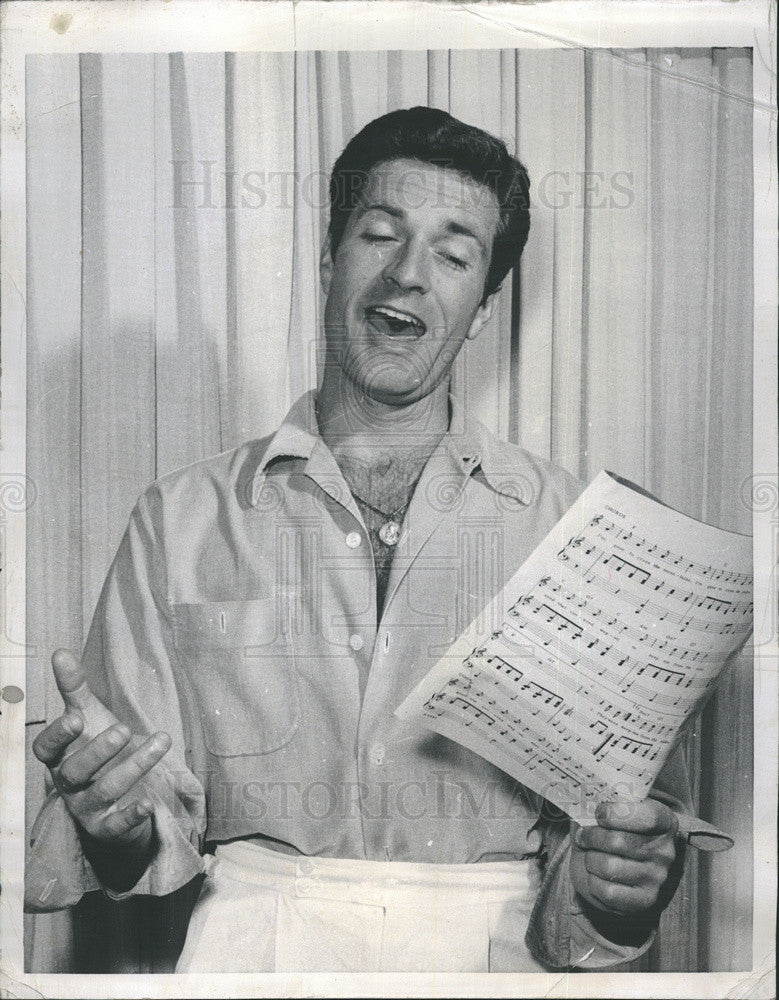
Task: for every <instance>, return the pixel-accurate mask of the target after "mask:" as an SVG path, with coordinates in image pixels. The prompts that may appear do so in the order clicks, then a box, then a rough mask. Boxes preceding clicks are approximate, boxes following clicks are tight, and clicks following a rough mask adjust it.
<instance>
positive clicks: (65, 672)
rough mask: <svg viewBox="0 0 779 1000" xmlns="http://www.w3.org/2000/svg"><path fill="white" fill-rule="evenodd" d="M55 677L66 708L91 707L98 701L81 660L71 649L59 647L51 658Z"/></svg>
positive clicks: (82, 708) (85, 708)
mask: <svg viewBox="0 0 779 1000" xmlns="http://www.w3.org/2000/svg"><path fill="white" fill-rule="evenodd" d="M51 665H52V667H53V668H54V679H55V680H56V682H57V687H58V689H59V693H60V694H61V695H62V699H63V701H64V702H65V707H66V708H77V709H80V710H81V711H84V710H87V709H89V708H90V707H91V706H92V704H93V703H94V702H95V701H97V699H96V698H95V696H94V695H93V694H92V692H91V690H90V688H89V685H88V684H87V675H86V672H85V671H84V668H83V666H82V665H81V661H80V660H79V659H78V657H77V656H75V655H74V654H73V653H71V652H70V650H69V649H58V650H56V652H55V653H54V655H53V656H52V658H51Z"/></svg>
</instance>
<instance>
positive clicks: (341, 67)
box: [26, 48, 753, 971]
mask: <svg viewBox="0 0 779 1000" xmlns="http://www.w3.org/2000/svg"><path fill="white" fill-rule="evenodd" d="M751 79H752V67H751V51H750V50H743V49H713V50H712V49H696V50H681V49H673V50H670V49H669V50H645V49H631V50H624V51H616V50H589V51H585V50H582V49H574V48H570V49H548V50H520V51H515V50H509V49H503V50H499V49H495V50H484V51H447V50H440V51H403V52H295V53H293V52H287V53H275V52H264V53H240V54H234V53H228V54H211V53H209V54H195V53H186V54H182V53H172V54H162V55H152V54H149V55H144V54H139V55H114V54H111V55H100V54H84V55H81V56H29V57H28V61H27V73H26V108H27V141H28V170H27V202H28V231H27V242H28V269H27V282H28V285H27V363H28V386H29V389H28V409H27V419H28V458H27V461H28V469H27V471H28V475H30V476H31V477H32V478H33V479H34V481H35V484H36V486H37V500H36V503H35V505H34V506H33V507H32V508H31V509H30V511H29V512H28V516H27V524H28V566H27V586H28V595H27V643H28V654H29V656H28V681H27V683H28V696H27V705H28V713H29V714H28V733H29V737H30V741H31V740H32V739H33V738H34V737H35V735H36V734H37V732H39V731H40V729H41V728H42V726H43V725H44V724H45V722H46V720H47V719H51V718H53V717H54V716H55V715H56V714H58V713H59V710H60V704H59V701H58V696H57V694H56V690H55V689H54V687H53V683H52V681H51V675H50V668H49V657H50V655H51V652H52V650H53V649H54V648H56V647H57V646H62V645H65V646H70V647H72V648H76V649H78V648H80V647H81V645H82V644H83V641H84V638H85V635H86V630H87V628H88V626H89V621H90V618H91V615H92V612H93V610H94V607H95V603H96V600H97V596H98V593H99V590H100V587H101V584H102V581H103V578H104V576H105V573H106V571H107V568H108V566H109V564H110V561H111V559H112V557H113V554H114V551H115V549H116V546H117V544H118V542H119V539H120V537H121V534H122V532H123V530H124V527H125V524H126V519H127V516H128V514H129V511H130V509H131V507H132V505H133V503H134V501H135V499H136V498H137V496H138V495H139V494H140V493H141V492H142V490H143V489H144V488H145V486H146V485H148V483H150V482H151V481H152V480H153V479H155V478H157V477H159V476H161V475H164V474H165V473H167V472H169V471H170V470H172V469H175V468H177V467H180V466H182V465H185V464H187V463H189V462H193V461H196V460H198V459H200V458H203V457H205V456H207V455H210V454H214V453H216V452H219V451H221V450H224V449H227V448H230V447H232V446H234V445H236V444H238V443H239V442H240V441H243V440H246V439H248V438H251V437H256V436H260V435H263V434H266V433H268V432H270V431H272V430H273V429H274V428H275V427H276V425H277V424H278V423H279V421H280V420H281V419H282V418H283V416H284V414H285V412H286V410H287V408H288V406H289V405H290V403H291V402H292V401H293V400H294V399H295V398H296V397H297V396H299V395H300V394H301V393H302V392H304V391H305V390H307V389H308V388H310V387H312V386H314V385H315V384H316V381H317V370H318V365H319V363H320V360H321V358H320V340H319V336H320V335H319V328H320V321H321V315H322V305H323V303H322V293H321V290H320V287H319V277H318V260H319V254H320V249H321V244H322V239H323V236H324V233H325V229H326V225H327V215H328V213H327V175H328V172H329V170H330V168H331V166H332V164H333V161H334V160H335V158H336V156H337V155H338V153H339V152H340V150H341V149H342V148H343V145H344V144H345V142H346V141H348V139H349V138H350V137H351V136H352V135H353V134H354V133H355V132H356V131H357V130H358V129H360V128H361V127H362V126H363V125H364V124H365V123H367V122H368V121H369V120H371V119H372V118H374V117H376V116H378V115H380V114H383V113H384V112H386V111H388V110H391V109H393V108H398V107H409V106H412V105H416V104H428V105H432V106H435V107H440V108H443V109H445V110H447V111H450V112H451V113H452V114H454V115H455V116H457V117H459V118H462V119H463V120H465V121H467V122H471V123H473V124H476V125H479V126H481V127H483V128H485V129H487V130H488V131H490V132H493V133H494V134H496V135H499V136H500V137H502V138H503V139H504V140H505V141H506V142H507V144H508V146H509V148H510V149H511V150H512V151H514V152H515V153H516V154H517V155H518V156H519V157H520V158H521V159H522V161H523V162H524V163H525V165H526V166H527V168H528V170H529V173H530V177H531V181H532V185H533V186H532V195H531V199H532V200H531V212H532V225H531V235H530V241H529V243H528V246H527V249H526V251H525V254H524V256H523V259H522V263H521V267H519V268H517V269H515V271H514V273H513V274H512V275H511V276H510V277H509V278H507V280H506V282H505V285H504V290H503V293H502V298H501V302H500V306H499V308H498V310H497V313H496V317H495V318H494V319H493V321H492V323H491V325H490V327H489V328H488V329H487V330H486V331H485V332H484V333H483V334H482V335H481V337H480V338H479V339H478V340H477V341H475V342H474V343H473V344H469V345H468V346H466V348H465V350H464V352H463V354H462V356H461V358H460V360H459V361H458V363H457V367H456V372H455V390H456V392H457V393H458V394H459V395H460V396H461V397H462V398H463V399H464V400H465V402H466V405H467V406H468V407H469V409H470V410H471V412H473V413H474V414H475V415H476V416H477V417H478V418H479V419H480V420H482V421H483V422H484V423H486V424H487V425H488V426H489V427H490V428H491V429H492V430H494V431H495V432H497V433H498V434H499V435H500V436H502V437H504V438H507V439H510V440H513V441H518V442H519V443H521V444H522V445H523V446H524V447H526V448H527V449H529V450H531V451H533V452H536V453H538V454H540V455H543V456H546V457H551V458H552V459H554V460H555V461H557V462H559V463H560V464H562V465H564V466H565V467H566V468H568V469H570V470H571V471H572V472H573V473H575V474H577V475H580V476H582V477H584V478H586V479H589V478H591V477H592V476H593V475H594V474H595V473H596V472H597V471H598V470H600V469H601V468H607V469H610V470H612V471H614V472H618V473H619V474H621V475H623V476H626V477H628V478H630V479H632V480H634V481H637V482H639V483H641V484H642V485H643V486H645V487H646V488H647V489H649V490H650V491H652V492H653V493H655V494H656V495H658V496H659V497H660V498H662V499H663V500H664V501H665V502H666V503H668V504H670V505H671V506H674V507H677V508H679V509H681V510H683V511H685V512H686V513H689V514H691V515H693V516H695V517H699V518H702V519H704V520H707V521H709V522H710V523H712V524H715V525H718V526H720V527H723V528H728V529H732V530H736V531H742V532H745V533H748V532H750V530H751V512H750V510H749V507H748V505H747V504H745V502H744V499H743V492H744V491H743V489H742V486H743V484H744V483H745V482H747V481H748V477H749V476H750V474H751V426H752V424H751V415H752V399H751V371H752V294H753V293H752V154H751V150H752V139H751V136H752V110H751V93H752V91H751ZM751 706H752V686H751V663H750V661H749V659H748V658H747V657H742V658H741V659H740V660H739V661H738V662H737V663H736V664H735V665H734V667H733V668H732V670H731V672H730V674H729V676H728V678H727V679H726V681H725V683H724V685H723V687H722V689H721V691H720V693H719V694H718V695H717V697H716V699H715V701H714V702H713V703H712V704H711V705H710V706H709V708H708V709H707V710H706V713H705V715H704V717H703V719H702V720H700V721H699V723H698V724H697V726H696V728H695V731H694V732H693V734H692V735H691V737H690V738H689V739H688V741H687V747H686V749H687V754H688V759H689V763H690V769H691V774H692V777H693V783H694V791H695V794H696V796H697V797H698V799H699V802H700V813H701V815H703V816H704V817H705V818H708V819H710V820H712V821H713V822H715V823H718V824H719V825H721V826H723V827H724V828H725V829H727V830H728V831H729V832H731V833H732V834H733V835H734V836H735V837H736V840H737V846H736V848H735V849H734V850H733V851H732V852H730V853H729V854H727V855H721V856H716V857H713V858H706V859H703V860H699V859H697V858H695V857H693V858H691V859H690V864H689V874H688V876H687V877H686V878H685V880H684V882H683V884H682V888H681V889H680V892H679V893H678V894H677V900H676V901H675V902H674V904H673V907H672V908H671V909H670V910H669V911H668V913H667V914H666V915H665V917H664V920H663V924H662V926H661V931H660V934H659V937H658V941H657V943H656V944H655V945H654V946H653V949H652V951H651V953H650V954H649V956H648V957H646V958H645V959H643V960H642V963H641V966H639V967H641V968H644V969H652V970H678V971H682V970H691V971H694V970H696V969H698V968H702V969H703V968H705V969H716V970H720V969H721V970H725V969H741V968H748V967H749V966H750V964H751V892H752V881H751V880H752V875H751V872H752V858H751V785H752V723H751V719H752V708H751ZM42 796H43V773H42V768H41V767H40V765H38V764H37V762H35V761H34V758H32V757H31V758H30V765H29V767H28V780H27V798H28V802H27V812H28V816H29V817H31V816H33V815H34V813H35V811H36V810H37V808H38V806H39V804H40V802H41V800H42ZM185 911H186V903H185V902H181V901H176V900H173V901H171V900H167V901H163V902H162V903H156V902H154V901H149V900H141V901H134V902H131V903H128V904H122V905H121V906H114V907H110V906H108V904H107V903H106V902H104V901H102V900H101V899H100V897H90V898H89V899H87V900H86V901H85V902H84V903H83V904H82V905H81V907H80V908H78V909H77V911H76V912H75V914H70V913H66V914H56V915H53V916H44V917H35V918H30V919H29V920H28V923H27V933H26V941H27V963H28V967H29V968H30V969H32V970H35V971H69V970H71V969H74V968H76V967H78V968H80V969H90V968H91V969H94V970H95V971H97V970H100V969H103V968H110V969H112V970H114V971H118V970H119V969H127V970H134V969H147V970H154V969H164V968H165V967H166V962H169V961H170V952H171V951H172V950H174V949H175V942H176V940H177V935H180V933H181V927H180V925H181V924H182V922H183V924H184V925H185V923H186V920H185V917H182V914H185Z"/></svg>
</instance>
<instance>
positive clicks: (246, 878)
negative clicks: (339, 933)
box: [209, 840, 541, 905]
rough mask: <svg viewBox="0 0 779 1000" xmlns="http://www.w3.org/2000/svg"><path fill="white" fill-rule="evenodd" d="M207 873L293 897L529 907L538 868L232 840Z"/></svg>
mask: <svg viewBox="0 0 779 1000" xmlns="http://www.w3.org/2000/svg"><path fill="white" fill-rule="evenodd" d="M209 875H211V876H212V877H213V878H215V879H217V880H219V879H220V878H222V877H227V878H231V879H233V880H235V881H238V882H243V883H245V884H253V885H257V886H261V887H262V888H265V889H271V890H274V891H276V892H284V893H289V894H292V895H295V896H309V897H322V898H327V899H344V900H347V899H348V900H350V901H352V902H366V903H374V904H378V905H390V904H393V903H394V904H396V905H403V903H404V901H408V903H409V905H410V904H411V898H412V897H414V900H415V901H418V898H419V894H420V893H425V892H432V893H435V895H436V896H437V897H438V899H439V903H440V897H441V894H445V895H449V894H450V893H451V894H452V897H453V899H456V900H457V902H458V904H460V905H468V900H469V899H470V900H473V901H474V902H477V901H478V902H480V903H483V902H484V901H486V900H489V901H490V902H499V901H502V900H506V899H512V900H515V901H516V902H522V901H525V902H526V903H528V904H530V905H532V902H533V901H534V900H535V898H536V895H537V893H538V887H539V884H540V879H541V876H540V870H539V867H538V862H537V860H536V859H532V858H531V859H529V860H525V861H487V862H478V863H475V864H449V865H438V864H426V863H415V862H408V861H366V860H361V859H360V860H353V859H351V858H318V857H306V856H301V855H291V854H282V853H280V852H278V851H272V850H270V849H268V848H266V847H262V846H261V845H259V844H255V843H249V842H247V841H242V840H236V841H232V842H230V843H228V844H220V845H219V846H218V847H217V849H216V855H215V860H214V862H212V863H211V866H210V871H209Z"/></svg>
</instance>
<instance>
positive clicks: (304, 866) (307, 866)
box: [298, 858, 314, 875]
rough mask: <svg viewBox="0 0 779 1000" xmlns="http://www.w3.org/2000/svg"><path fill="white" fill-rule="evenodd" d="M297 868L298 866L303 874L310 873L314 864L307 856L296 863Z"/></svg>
mask: <svg viewBox="0 0 779 1000" xmlns="http://www.w3.org/2000/svg"><path fill="white" fill-rule="evenodd" d="M298 868H300V870H301V872H302V873H303V874H304V875H310V874H311V872H312V871H313V870H314V865H313V864H312V862H310V861H309V860H308V858H304V859H303V860H302V861H301V862H300V864H299V865H298Z"/></svg>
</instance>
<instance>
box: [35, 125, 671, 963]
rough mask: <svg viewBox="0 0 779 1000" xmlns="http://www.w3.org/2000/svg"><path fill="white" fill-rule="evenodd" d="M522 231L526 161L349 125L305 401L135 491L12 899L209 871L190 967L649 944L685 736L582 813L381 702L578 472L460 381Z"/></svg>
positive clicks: (139, 886)
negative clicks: (316, 360)
mask: <svg viewBox="0 0 779 1000" xmlns="http://www.w3.org/2000/svg"><path fill="white" fill-rule="evenodd" d="M528 227H529V214H528V178H527V175H526V172H525V170H524V168H523V167H522V166H521V164H520V163H519V162H518V161H516V160H515V159H513V158H512V157H511V156H509V154H508V152H507V151H506V148H505V146H504V145H503V143H501V142H500V141H499V140H497V139H495V138H494V137H492V136H489V135H487V134H486V133H484V132H482V131H480V130H478V129H475V128H472V127H470V126H467V125H464V124H463V123H461V122H458V121H457V120H456V119H454V118H452V117H451V116H449V115H447V114H445V113H444V112H442V111H437V110H433V109H430V108H414V109H411V110H406V111H396V112H392V113H391V114H388V115H385V116H384V117H382V118H380V119H378V120H376V121H374V122H372V123H370V124H369V125H368V126H366V128H365V129H363V131H362V132H360V133H359V135H357V136H356V137H355V138H354V139H352V141H351V142H350V143H349V144H348V145H347V147H346V149H345V150H344V152H343V153H342V155H341V156H340V157H339V159H338V161H337V162H336V164H335V167H334V170H333V176H332V180H331V219H330V226H329V231H328V238H327V242H326V245H325V248H324V250H323V253H322V260H321V277H322V283H323V287H324V290H325V293H326V295H327V303H326V309H325V322H324V326H325V347H326V352H325V364H324V374H323V379H322V384H321V387H320V389H319V392H318V393H317V394H316V395H314V394H309V395H308V396H306V397H304V398H303V399H302V400H299V401H298V403H297V404H296V405H295V406H294V407H293V409H292V410H291V412H290V414H289V415H288V416H287V418H286V420H285V421H284V423H283V424H282V425H281V427H280V428H279V430H278V431H277V433H276V434H274V435H272V436H270V437H269V438H265V439H263V440H260V441H252V442H249V443H248V444H246V445H243V446H242V447H240V448H238V449H236V450H234V451H232V452H229V453H227V454H224V455H220V456H217V457H216V458H214V459H210V460H207V461H205V462H201V463H199V464H197V465H195V466H192V467H190V468H188V469H185V470H183V471H180V472H177V473H174V474H172V475H170V476H168V477H166V478H165V479H163V480H161V481H159V482H158V483H156V484H154V485H153V486H152V487H150V488H149V490H147V491H146V493H145V494H144V495H143V496H142V497H141V499H140V500H139V502H138V504H137V506H136V508H135V510H134V511H133V513H132V516H131V519H130V525H129V527H128V529H127V532H126V534H125V536H124V539H123V540H122V543H121V545H120V548H119V551H118V553H117V556H116V559H115V560H114V563H113V565H112V567H111V570H110V572H109V574H108V577H107V580H106V583H105V586H104V588H103V592H102V594H101V597H100V601H99V604H98V608H97V610H96V613H95V618H94V622H93V625H92V629H91V631H90V634H89V637H88V640H87V643H86V647H85V650H84V656H83V661H82V662H81V663H79V661H78V660H77V659H76V658H75V657H74V656H73V655H72V654H69V653H66V652H63V651H60V652H58V653H55V655H54V657H53V665H54V670H55V674H56V678H57V683H58V686H59V689H60V691H61V693H62V695H63V698H64V700H65V706H66V707H65V712H64V714H63V715H62V716H61V717H60V718H58V719H56V720H55V721H54V722H52V723H51V724H50V725H49V726H47V727H46V729H45V730H44V731H43V732H42V733H41V734H40V736H39V737H38V738H37V740H36V742H35V748H34V749H35V753H36V755H37V756H38V758H39V759H40V760H41V761H43V762H44V763H45V764H46V765H47V766H48V768H49V772H50V776H51V780H52V782H53V786H54V790H53V792H52V794H51V795H50V797H49V799H48V800H47V803H46V804H45V806H44V808H43V810H42V812H41V815H40V816H39V818H38V821H37V822H36V826H35V828H34V830H33V833H32V838H31V839H32V848H31V851H30V856H29V867H28V878H27V889H28V905H29V906H30V907H31V908H33V909H54V908H57V907H62V906H66V905H72V904H73V903H75V902H76V901H77V900H78V899H79V898H80V896H81V895H82V893H83V892H85V891H88V890H90V889H97V888H102V889H103V890H104V891H106V892H107V893H108V894H109V895H111V896H112V897H115V898H122V897H123V896H124V895H125V894H130V893H150V894H155V895H161V894H165V893H169V892H172V891H173V890H175V889H177V888H178V887H180V886H182V885H184V884H185V883H187V882H188V881H190V880H191V879H192V878H194V877H195V876H196V875H198V874H199V873H201V872H202V871H203V870H204V868H205V870H206V871H207V877H206V880H205V883H204V886H203V890H202V892H201V895H200V899H199V901H198V904H197V906H196V909H195V912H194V914H193V917H192V921H191V923H190V928H189V933H188V937H187V942H186V944H185V947H184V952H183V954H182V957H181V960H180V962H179V969H181V970H186V971H218V970H229V971H249V970H257V971H274V970H275V971H299V970H310V971H327V970H339V969H342V970H352V971H360V970H387V971H393V970H408V971H414V970H418V971H432V970H453V971H457V970H461V971H466V970H473V971H478V970H484V971H486V970H491V971H540V970H545V969H550V968H598V967H603V966H608V965H610V964H614V963H617V962H621V961H625V960H629V959H632V958H634V957H635V956H637V955H638V954H640V953H641V952H642V951H643V950H644V949H645V948H646V947H648V945H649V943H650V942H651V940H652V935H653V930H654V927H655V926H656V923H657V919H658V916H659V913H660V912H661V910H662V909H663V907H664V906H665V905H666V904H667V902H668V901H669V900H670V898H671V896H672V894H673V891H674V889H675V887H676V884H677V883H678V879H679V875H680V870H681V866H682V861H683V859H682V850H681V843H680V842H677V837H676V833H677V829H678V821H677V816H676V812H675V810H680V809H682V808H683V802H684V801H685V800H686V793H685V790H684V776H683V770H682V769H681V767H680V765H679V764H678V762H676V760H675V759H674V761H673V762H672V763H671V765H669V766H668V767H666V769H665V771H664V773H663V775H662V776H661V778H662V780H661V781H659V782H658V785H657V787H656V789H655V791H654V792H653V796H652V797H651V798H650V799H648V800H647V801H646V802H644V803H642V804H641V805H639V806H636V807H633V808H632V809H630V810H625V809H624V807H622V808H620V806H619V805H617V804H612V805H605V804H604V805H603V806H601V808H600V811H599V814H598V825H597V826H595V827H592V828H590V829H577V828H571V827H570V825H569V823H568V821H567V820H565V818H564V817H562V816H560V815H559V814H555V812H554V811H553V810H552V809H551V808H550V807H548V805H547V804H545V803H544V800H543V799H542V798H541V797H540V796H538V795H536V794H534V793H532V792H531V791H529V790H528V789H526V788H524V787H523V786H521V785H519V784H518V783H516V782H514V781H513V780H511V779H509V778H508V777H507V776H506V775H504V774H502V773H501V772H499V771H498V770H497V769H496V768H494V767H492V766H491V765H489V764H488V763H487V762H486V761H484V760H482V759H481V758H479V757H477V756H476V755H475V754H473V753H471V752H470V751H468V750H466V749H465V748H462V747H460V746H458V745H455V744H454V743H452V742H450V741H448V740H446V739H444V738H443V737H440V736H437V735H433V734H431V733H427V732H425V731H421V730H419V729H417V728H415V727H413V726H410V725H408V724H406V723H401V722H400V721H399V720H398V719H397V718H396V717H395V716H394V715H393V710H394V709H395V708H396V707H397V706H398V705H399V704H400V702H401V701H402V700H403V698H404V697H405V696H406V694H408V692H409V691H410V690H411V689H412V688H413V687H414V685H415V684H416V683H417V682H418V681H419V680H420V679H421V677H423V676H424V674H425V673H426V672H427V670H428V669H429V668H430V666H432V664H433V663H435V662H436V660H437V659H438V658H439V657H440V655H441V654H442V653H443V652H444V651H445V650H446V648H447V647H448V645H449V644H450V643H451V641H452V640H453V639H454V638H455V637H456V635H457V634H458V633H459V632H461V631H462V630H463V629H464V628H465V627H466V625H467V624H468V623H469V621H470V620H471V619H473V618H474V617H475V616H476V615H477V614H478V613H479V612H480V611H481V610H482V608H483V607H485V606H486V605H487V604H488V603H489V601H490V599H491V597H492V596H493V595H494V593H495V592H496V591H497V589H499V588H500V587H501V586H502V585H503V583H504V582H505V581H507V580H508V579H509V578H510V577H511V576H512V575H513V573H514V572H515V570H516V569H517V568H518V567H519V566H520V565H521V564H522V562H523V561H524V560H525V559H526V557H527V556H528V555H529V554H530V553H531V552H532V551H533V549H534V548H535V546H536V545H537V544H538V542H539V541H540V540H541V539H542V538H543V537H544V536H545V535H546V534H547V532H548V531H549V530H550V529H551V527H552V526H553V525H554V524H555V523H556V521H557V520H558V519H559V517H560V516H561V515H562V514H563V513H564V511H565V510H566V509H567V508H568V507H569V506H570V505H571V503H572V502H573V501H574V499H575V498H576V496H577V495H578V493H579V491H580V486H579V485H578V484H577V483H576V482H575V481H574V480H573V479H572V478H571V477H570V476H568V475H567V473H565V472H564V471H563V470H561V469H559V468H557V467H555V466H553V465H552V464H551V463H548V462H545V461H542V460H541V459H538V458H535V457H533V456H531V455H528V454H527V453H525V452H523V451H522V450H521V449H519V448H517V447H514V446H509V445H507V444H505V443H501V442H499V441H497V440H495V439H494V438H493V437H492V436H491V435H490V434H489V433H488V432H487V431H486V429H485V428H483V427H481V426H480V425H479V424H478V423H477V422H475V421H473V420H472V419H471V418H469V417H468V416H467V414H464V413H463V412H462V411H461V409H460V407H459V406H458V404H457V402H456V401H454V400H452V399H450V396H449V382H450V374H451V369H452V365H453V363H454V360H455V358H456V356H457V354H458V352H459V350H460V348H461V347H462V345H463V343H464V341H465V340H466V339H473V338H475V337H477V336H478V335H479V333H480V332H481V331H482V329H483V328H484V327H485V325H486V324H487V323H488V321H489V319H490V316H491V315H492V312H493V309H494V307H495V302H496V297H497V295H498V290H499V287H500V284H501V281H502V280H503V279H504V277H505V276H506V274H507V273H508V271H509V270H510V268H511V266H512V265H513V264H514V263H515V262H516V260H517V259H518V258H519V255H520V254H521V252H522V249H523V247H524V244H525V240H526V238H527V233H528ZM214 849H215V854H212V853H211V852H212V851H214ZM202 852H206V861H205V862H204V860H203V857H202Z"/></svg>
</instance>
